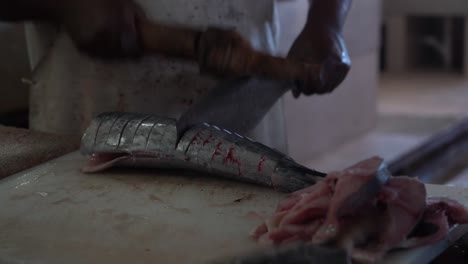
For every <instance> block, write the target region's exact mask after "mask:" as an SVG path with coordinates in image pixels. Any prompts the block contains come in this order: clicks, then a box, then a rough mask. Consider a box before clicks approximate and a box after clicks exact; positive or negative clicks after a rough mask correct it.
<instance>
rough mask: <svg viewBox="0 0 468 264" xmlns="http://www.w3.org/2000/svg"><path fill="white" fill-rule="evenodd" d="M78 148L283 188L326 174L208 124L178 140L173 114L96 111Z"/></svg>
mask: <svg viewBox="0 0 468 264" xmlns="http://www.w3.org/2000/svg"><path fill="white" fill-rule="evenodd" d="M80 150H81V153H82V154H83V155H85V156H92V155H102V154H104V155H109V154H110V155H116V156H117V157H118V156H120V157H121V158H120V159H118V160H116V161H115V162H114V163H113V164H112V166H143V167H152V168H179V169H189V170H195V171H200V172H205V173H209V174H212V175H217V176H222V177H225V178H229V179H232V180H236V181H243V182H250V183H254V184H258V185H262V186H267V187H272V188H274V189H276V190H278V191H282V192H293V191H296V190H300V189H303V188H306V187H308V186H310V185H313V184H315V183H316V182H317V181H320V180H322V179H323V178H324V177H325V176H326V174H324V173H321V172H317V171H315V170H312V169H309V168H306V167H304V166H302V165H300V164H298V163H297V162H295V161H294V160H293V159H291V158H290V157H288V156H287V155H285V154H283V153H280V152H279V151H276V150H274V149H272V148H269V147H267V146H265V145H263V144H260V143H258V142H254V141H252V140H251V139H249V138H246V137H243V136H241V135H238V134H234V133H231V132H229V131H226V130H223V129H220V128H218V127H215V126H210V125H208V124H202V125H199V126H195V127H193V128H191V129H189V130H188V131H187V132H185V133H184V134H183V135H182V136H181V137H180V139H179V140H178V134H177V121H176V120H175V119H171V118H164V117H159V116H155V115H146V114H138V113H119V112H109V113H103V114H100V115H98V116H97V117H96V118H94V119H93V120H92V122H91V124H90V126H89V127H88V128H87V130H86V131H85V133H84V135H83V137H82V141H81V149H80Z"/></svg>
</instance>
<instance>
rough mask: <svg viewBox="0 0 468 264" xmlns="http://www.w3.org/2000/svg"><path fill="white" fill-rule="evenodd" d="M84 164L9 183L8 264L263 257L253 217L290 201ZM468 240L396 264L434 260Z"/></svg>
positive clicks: (1, 232)
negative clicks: (92, 170)
mask: <svg viewBox="0 0 468 264" xmlns="http://www.w3.org/2000/svg"><path fill="white" fill-rule="evenodd" d="M84 163H85V159H84V157H82V156H81V155H79V154H78V153H72V154H69V155H66V156H63V157H60V158H58V159H56V160H53V161H51V162H48V163H45V164H42V165H40V166H38V167H35V168H33V169H30V170H28V171H24V172H21V173H19V174H16V175H14V176H11V177H8V178H5V179H3V180H0V201H1V203H2V210H0V262H2V263H3V262H7V263H9V262H13V263H16V262H20V263H96V262H97V263H113V264H115V263H129V262H131V261H135V260H137V261H138V262H139V263H154V262H155V261H157V263H202V262H205V261H208V260H211V259H213V258H217V257H221V256H225V255H232V254H237V253H244V252H247V251H251V250H253V249H255V248H257V247H258V246H257V245H256V243H255V242H254V241H253V240H251V239H250V238H249V236H248V233H249V231H250V230H251V229H252V228H254V227H255V226H256V225H257V224H258V223H259V219H258V218H255V217H252V216H253V214H252V212H256V213H259V214H260V215H268V214H270V213H271V212H273V211H274V209H275V207H276V204H277V203H278V201H280V200H281V199H282V198H284V196H285V194H282V193H278V192H275V191H272V190H270V189H266V188H261V187H257V186H253V185H248V184H241V183H237V182H231V181H226V180H221V179H213V178H208V177H202V176H203V175H197V174H189V173H181V172H176V171H159V172H155V171H154V170H153V171H149V170H129V169H126V170H122V169H119V170H114V171H110V172H106V173H99V174H82V173H80V171H79V169H80V167H82V166H83V165H84ZM450 190H452V189H450ZM428 191H429V192H430V193H433V194H437V195H439V194H445V193H447V190H446V189H444V190H441V189H434V188H432V187H431V186H428ZM460 195H462V196H463V197H465V200H464V201H465V202H466V200H468V199H467V197H466V196H465V195H464V194H460ZM465 231H466V227H465V226H463V228H458V229H457V230H456V232H452V233H451V235H450V236H449V237H448V238H447V240H446V241H442V242H441V243H438V244H437V245H434V246H431V247H427V248H421V249H418V250H413V251H404V252H399V253H398V254H393V255H392V256H390V257H389V258H388V259H387V262H386V263H423V262H425V261H429V260H430V259H432V258H433V257H434V256H435V255H437V254H439V253H440V252H442V251H443V250H445V248H447V246H448V245H449V244H450V243H452V242H453V241H454V240H456V239H458V238H459V237H460V236H461V234H462V233H463V232H465Z"/></svg>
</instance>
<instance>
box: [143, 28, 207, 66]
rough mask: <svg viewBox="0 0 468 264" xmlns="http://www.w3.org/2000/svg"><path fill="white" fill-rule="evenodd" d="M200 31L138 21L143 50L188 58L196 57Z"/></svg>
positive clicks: (194, 58)
mask: <svg viewBox="0 0 468 264" xmlns="http://www.w3.org/2000/svg"><path fill="white" fill-rule="evenodd" d="M202 33H203V32H202V31H197V30H195V29H191V28H186V27H180V26H171V25H163V24H158V23H154V22H150V21H148V20H142V21H141V22H140V34H141V40H142V43H143V48H144V50H145V52H149V53H155V54H160V55H166V56H171V57H177V58H184V59H189V60H196V59H197V48H196V45H197V41H198V39H199V36H200V35H201V34H202Z"/></svg>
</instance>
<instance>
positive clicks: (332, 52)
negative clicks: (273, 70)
mask: <svg viewBox="0 0 468 264" xmlns="http://www.w3.org/2000/svg"><path fill="white" fill-rule="evenodd" d="M316 25H318V26H315V28H309V29H307V30H305V31H303V32H302V33H301V34H300V35H299V37H298V38H297V39H296V41H295V42H294V44H293V45H292V47H291V49H290V51H289V54H288V58H292V59H296V60H300V61H303V62H307V63H311V64H320V65H321V66H322V73H321V76H320V78H319V79H318V80H317V79H315V80H312V81H305V82H301V83H298V85H297V86H296V87H295V88H294V89H293V95H294V97H296V98H297V97H299V96H300V95H301V94H304V95H312V94H326V93H330V92H332V91H333V90H334V89H335V88H337V87H338V86H339V85H340V84H341V83H342V82H343V80H344V79H345V78H346V76H347V74H348V72H349V70H350V68H351V60H350V58H349V55H348V51H347V49H346V45H345V42H344V39H343V36H342V34H341V32H337V31H336V30H333V29H331V28H326V27H324V26H323V25H320V24H319V23H317V24H316Z"/></svg>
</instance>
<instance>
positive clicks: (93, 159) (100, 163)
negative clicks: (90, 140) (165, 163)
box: [81, 151, 171, 173]
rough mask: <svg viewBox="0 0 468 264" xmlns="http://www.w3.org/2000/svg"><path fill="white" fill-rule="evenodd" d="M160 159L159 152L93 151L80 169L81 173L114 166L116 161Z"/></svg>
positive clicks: (99, 170) (94, 171)
mask: <svg viewBox="0 0 468 264" xmlns="http://www.w3.org/2000/svg"><path fill="white" fill-rule="evenodd" d="M165 157H166V158H170V157H171V156H170V155H166V156H165ZM137 158H138V159H141V158H148V159H160V158H161V154H159V153H150V152H143V151H137V152H103V153H93V154H91V155H90V158H89V159H88V162H87V164H86V165H85V166H84V167H83V168H82V169H81V172H83V173H96V172H101V171H103V170H106V169H109V168H111V167H114V166H115V165H117V164H118V163H122V162H124V161H127V160H130V159H133V160H135V159H137Z"/></svg>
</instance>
